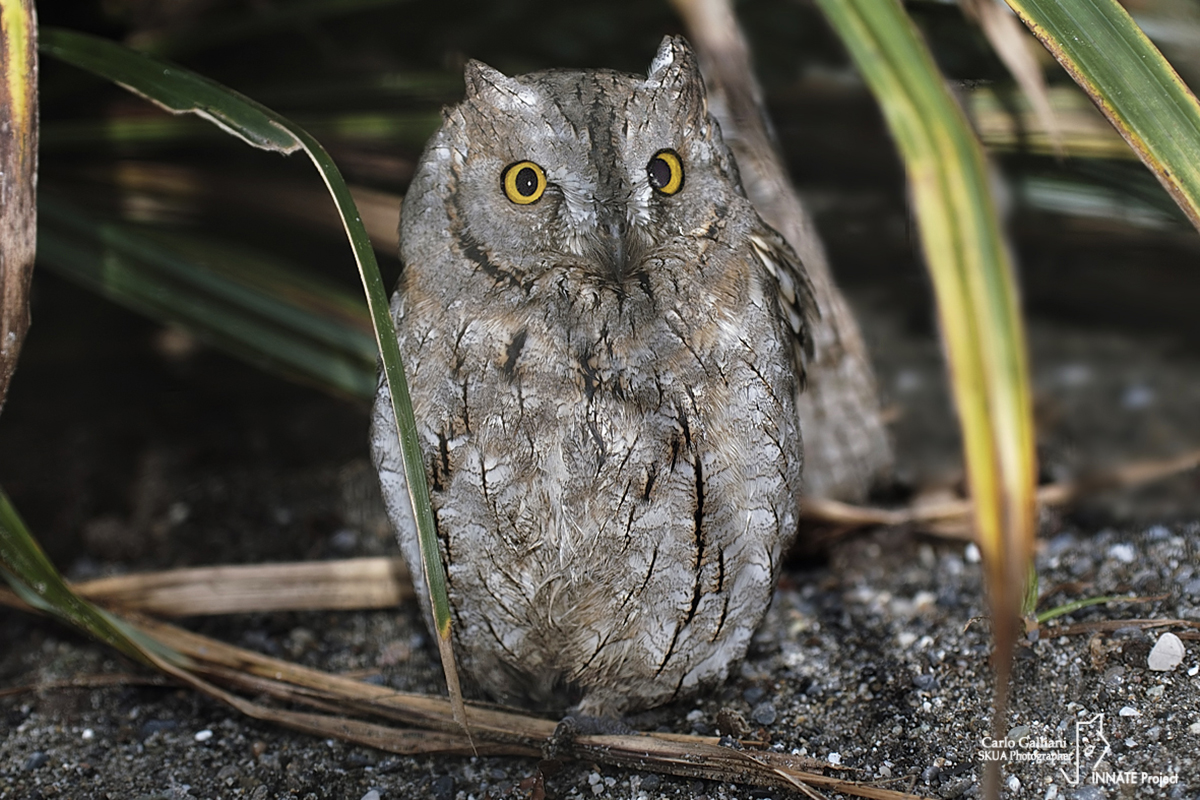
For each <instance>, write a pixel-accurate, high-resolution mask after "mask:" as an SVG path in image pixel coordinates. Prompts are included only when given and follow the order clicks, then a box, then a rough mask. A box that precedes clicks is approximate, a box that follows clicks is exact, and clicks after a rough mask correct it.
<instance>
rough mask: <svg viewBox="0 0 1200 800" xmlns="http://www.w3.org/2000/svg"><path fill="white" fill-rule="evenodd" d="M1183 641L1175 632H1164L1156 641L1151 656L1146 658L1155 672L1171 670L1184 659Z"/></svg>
mask: <svg viewBox="0 0 1200 800" xmlns="http://www.w3.org/2000/svg"><path fill="white" fill-rule="evenodd" d="M1183 653H1184V650H1183V642H1181V641H1180V640H1179V637H1178V636H1176V635H1175V634H1173V633H1164V634H1163V635H1162V636H1159V637H1158V641H1157V642H1155V643H1154V649H1153V650H1151V651H1150V657H1149V658H1148V659H1146V661H1147V663H1148V664H1149V665H1150V669H1152V670H1154V671H1155V672H1170V671H1171V670H1173V669H1175V668H1176V667H1177V666H1179V664H1180V663H1181V662H1182V661H1183Z"/></svg>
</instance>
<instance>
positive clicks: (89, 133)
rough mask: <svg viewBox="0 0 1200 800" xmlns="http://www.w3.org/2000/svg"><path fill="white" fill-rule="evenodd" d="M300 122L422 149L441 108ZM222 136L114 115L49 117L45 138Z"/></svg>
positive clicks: (180, 122)
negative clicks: (77, 118)
mask: <svg viewBox="0 0 1200 800" xmlns="http://www.w3.org/2000/svg"><path fill="white" fill-rule="evenodd" d="M227 121H228V120H226V122H227ZM297 124H300V125H301V126H302V127H303V128H304V129H305V130H307V131H309V132H311V133H312V134H313V135H315V136H321V137H324V138H337V139H339V140H343V141H353V142H358V143H362V142H383V143H386V144H391V145H404V146H408V147H412V148H414V149H420V147H421V145H423V144H424V143H425V141H426V140H427V139H429V137H430V136H431V135H432V134H433V132H434V131H436V130H437V128H438V125H440V124H441V114H440V113H439V112H437V111H396V112H386V113H385V112H373V113H366V112H364V113H344V114H328V115H324V116H320V117H317V116H313V117H311V118H307V119H303V120H300V121H299V122H298V123H297ZM222 127H226V126H225V125H222ZM220 136H221V135H220V133H219V132H218V131H214V130H213V129H212V127H211V126H209V125H203V124H201V123H199V122H197V121H195V120H190V119H178V118H172V117H165V118H164V117H114V118H112V119H89V120H79V121H71V120H67V121H61V122H50V123H47V124H46V126H45V130H44V134H43V136H42V140H43V143H44V149H45V150H47V151H51V150H53V151H62V150H91V149H94V148H95V147H96V144H97V143H100V142H107V143H110V144H120V145H155V144H160V145H161V144H178V143H199V142H212V141H214V140H216V139H219V138H220ZM242 138H246V137H242ZM251 143H252V144H254V142H251ZM256 146H261V145H256ZM266 149H274V148H266Z"/></svg>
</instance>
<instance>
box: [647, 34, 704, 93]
mask: <svg viewBox="0 0 1200 800" xmlns="http://www.w3.org/2000/svg"><path fill="white" fill-rule="evenodd" d="M699 80H700V66H699V65H698V64H697V63H696V55H695V53H693V52H692V46H691V45H690V44H688V43H687V39H684V38H683V37H682V36H664V37H663V40H662V44H660V45H659V46H658V52H657V53H655V55H654V60H653V61H651V62H650V71H649V72H648V73H647V74H646V83H647V84H658V85H660V86H683V85H686V84H689V83H695V82H697V81H699Z"/></svg>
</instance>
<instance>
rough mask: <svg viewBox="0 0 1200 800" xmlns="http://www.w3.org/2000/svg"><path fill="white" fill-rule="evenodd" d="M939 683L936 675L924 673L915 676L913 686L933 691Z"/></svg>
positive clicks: (924, 690) (925, 690)
mask: <svg viewBox="0 0 1200 800" xmlns="http://www.w3.org/2000/svg"><path fill="white" fill-rule="evenodd" d="M937 685H938V680H937V676H936V675H933V674H929V673H922V674H920V675H914V676H913V686H915V687H917V688H918V689H920V690H921V691H923V692H928V691H932V690H934V689H936V688H937Z"/></svg>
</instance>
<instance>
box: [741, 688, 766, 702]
mask: <svg viewBox="0 0 1200 800" xmlns="http://www.w3.org/2000/svg"><path fill="white" fill-rule="evenodd" d="M766 694H767V690H766V689H764V688H762V687H761V686H751V687H750V688H749V689H747V690H746V691H744V692H742V697H744V698H746V702H747V703H749V704H750V705H754V704H755V703H757V702H758V701H759V700H762V699H763V697H765V696H766Z"/></svg>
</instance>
